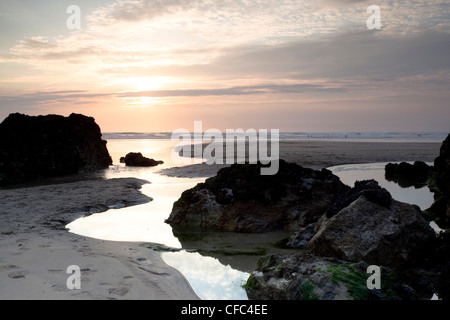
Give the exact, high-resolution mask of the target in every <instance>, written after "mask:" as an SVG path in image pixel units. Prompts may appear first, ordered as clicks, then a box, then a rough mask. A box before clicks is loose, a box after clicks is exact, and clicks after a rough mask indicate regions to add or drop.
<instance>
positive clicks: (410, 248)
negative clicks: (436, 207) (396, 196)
mask: <svg viewBox="0 0 450 320" xmlns="http://www.w3.org/2000/svg"><path fill="white" fill-rule="evenodd" d="M371 184H372V185H373V183H371ZM378 188H379V189H382V188H380V187H378ZM375 190H376V189H373V190H372V191H371V192H370V193H369V196H368V194H367V193H366V192H362V193H361V194H360V196H359V197H358V198H357V199H356V200H355V201H353V202H352V203H351V204H349V205H348V206H347V207H345V208H343V209H342V210H340V211H339V212H338V213H337V214H335V215H332V216H327V215H324V216H323V217H322V218H321V219H320V221H319V222H318V223H317V225H316V234H315V235H314V237H313V238H312V239H311V241H310V242H309V247H310V249H311V251H312V253H314V254H315V255H319V256H327V257H335V258H338V259H341V260H346V261H353V262H358V261H361V260H363V261H366V262H367V263H369V264H376V265H385V266H390V267H396V268H404V267H406V266H410V265H413V264H416V263H418V262H420V261H421V259H422V258H423V257H424V256H425V255H426V252H427V250H428V249H429V247H430V246H431V245H432V243H433V241H434V239H435V233H434V231H433V230H432V228H431V227H430V226H429V223H428V222H427V221H426V220H425V219H424V218H423V217H422V215H421V211H420V209H419V208H418V207H417V206H414V205H410V204H406V203H401V202H398V201H395V200H392V199H391V200H390V205H389V206H386V204H387V203H385V192H384V191H382V192H381V194H384V195H382V196H381V197H376V196H375V193H376V191H375ZM386 192H387V191H386ZM379 198H381V199H383V200H382V201H381V202H379V201H378V199H379Z"/></svg>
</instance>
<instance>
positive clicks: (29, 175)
mask: <svg viewBox="0 0 450 320" xmlns="http://www.w3.org/2000/svg"><path fill="white" fill-rule="evenodd" d="M101 137H102V134H101V132H100V127H99V126H98V125H97V124H96V123H95V120H94V118H91V117H86V116H84V115H80V114H71V115H70V116H69V117H63V116H58V115H48V116H37V117H34V116H27V115H23V114H19V113H15V114H11V115H9V116H8V117H7V118H6V119H5V120H4V121H3V122H2V123H1V124H0V185H8V184H14V183H21V182H25V181H29V180H32V179H36V178H43V177H55V176H61V175H68V174H74V173H78V172H80V171H92V170H96V169H101V168H107V167H108V166H109V165H111V164H112V160H111V157H110V155H109V153H108V150H107V148H106V141H105V140H102V138H101Z"/></svg>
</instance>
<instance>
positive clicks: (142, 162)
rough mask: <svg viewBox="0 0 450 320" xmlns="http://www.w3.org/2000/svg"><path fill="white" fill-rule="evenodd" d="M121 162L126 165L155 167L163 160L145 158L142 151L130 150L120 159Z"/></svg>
mask: <svg viewBox="0 0 450 320" xmlns="http://www.w3.org/2000/svg"><path fill="white" fill-rule="evenodd" d="M120 162H121V163H125V165H126V166H128V167H156V166H157V165H160V164H163V163H164V162H163V161H156V160H154V159H149V158H146V157H144V156H143V155H142V153H136V152H130V153H129V154H127V155H126V156H125V157H122V158H121V159H120Z"/></svg>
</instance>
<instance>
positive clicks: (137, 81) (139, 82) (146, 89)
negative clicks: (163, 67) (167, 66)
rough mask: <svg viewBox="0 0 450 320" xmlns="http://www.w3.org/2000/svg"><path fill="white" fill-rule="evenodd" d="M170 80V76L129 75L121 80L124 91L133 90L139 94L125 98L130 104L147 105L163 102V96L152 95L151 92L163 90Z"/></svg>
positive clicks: (129, 91) (130, 91)
mask: <svg viewBox="0 0 450 320" xmlns="http://www.w3.org/2000/svg"><path fill="white" fill-rule="evenodd" d="M170 81H171V79H170V78H169V77H127V78H125V79H122V80H121V81H120V82H121V86H122V87H123V88H124V90H123V91H122V93H132V92H133V93H136V94H138V95H139V96H137V97H127V98H125V99H126V100H127V103H128V104H132V105H142V106H147V105H152V104H157V103H159V102H161V98H159V97H152V96H151V92H152V91H156V90H161V89H162V88H164V85H166V84H167V83H169V82H170Z"/></svg>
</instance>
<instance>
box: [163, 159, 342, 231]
mask: <svg viewBox="0 0 450 320" xmlns="http://www.w3.org/2000/svg"><path fill="white" fill-rule="evenodd" d="M260 168H261V164H235V165H232V166H231V167H228V168H224V169H221V170H220V171H219V172H218V174H217V176H216V177H213V178H210V179H208V180H206V182H205V183H202V184H199V185H197V186H196V187H195V188H193V189H190V190H187V191H185V192H184V193H183V194H182V196H181V198H180V199H179V200H178V201H177V202H176V203H175V204H174V206H173V210H172V213H171V214H170V217H169V218H168V219H167V220H166V222H167V223H169V224H170V225H171V226H172V227H173V228H178V229H180V228H190V229H198V230H216V231H238V232H265V231H273V230H282V229H285V230H294V231H298V230H299V229H300V228H301V227H304V226H307V225H308V224H310V223H314V222H316V221H317V220H318V219H319V218H320V217H321V216H322V215H323V213H324V212H325V210H326V209H327V208H328V207H329V206H330V205H331V204H333V203H334V202H335V201H336V200H337V199H338V198H339V197H341V196H342V195H343V194H345V193H346V192H347V191H348V190H349V189H350V188H349V187H348V186H345V185H344V184H343V183H342V182H341V181H340V180H339V178H338V177H336V176H335V175H333V174H332V173H331V172H330V171H328V170H322V171H314V170H312V169H307V168H303V167H301V166H299V165H296V164H292V163H287V162H285V161H283V160H281V161H280V168H279V171H278V173H277V174H276V175H273V176H262V175H261V174H260Z"/></svg>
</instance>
